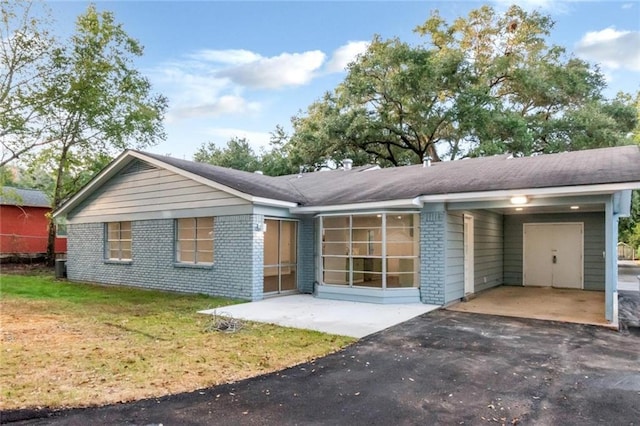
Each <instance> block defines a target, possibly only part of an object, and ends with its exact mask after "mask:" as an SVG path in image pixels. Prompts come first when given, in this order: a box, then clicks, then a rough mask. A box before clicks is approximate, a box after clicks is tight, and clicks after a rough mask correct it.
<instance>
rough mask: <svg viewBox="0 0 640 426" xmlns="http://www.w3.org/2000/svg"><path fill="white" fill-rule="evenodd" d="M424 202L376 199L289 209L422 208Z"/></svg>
mask: <svg viewBox="0 0 640 426" xmlns="http://www.w3.org/2000/svg"><path fill="white" fill-rule="evenodd" d="M421 207H422V202H421V201H420V200H419V199H418V197H416V198H409V199H405V200H389V201H374V202H370V203H352V204H336V205H331V206H305V207H295V208H291V209H289V210H290V211H291V213H325V212H335V211H343V210H369V209H390V208H421Z"/></svg>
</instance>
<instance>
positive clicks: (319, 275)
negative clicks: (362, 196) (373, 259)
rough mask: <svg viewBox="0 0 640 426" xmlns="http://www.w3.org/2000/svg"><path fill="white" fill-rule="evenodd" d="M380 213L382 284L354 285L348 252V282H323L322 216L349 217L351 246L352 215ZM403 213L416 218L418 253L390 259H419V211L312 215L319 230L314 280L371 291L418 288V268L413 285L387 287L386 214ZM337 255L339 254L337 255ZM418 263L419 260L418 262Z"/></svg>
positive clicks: (333, 285) (350, 242)
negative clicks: (371, 285)
mask: <svg viewBox="0 0 640 426" xmlns="http://www.w3.org/2000/svg"><path fill="white" fill-rule="evenodd" d="M378 214H379V215H382V224H381V227H382V228H381V229H382V255H381V256H380V258H379V259H380V260H381V262H382V286H381V287H380V288H378V287H366V286H358V285H354V283H353V254H352V253H351V252H350V253H349V255H348V256H345V257H347V258H348V259H349V271H348V272H349V283H348V284H326V283H325V282H324V279H323V278H324V261H323V259H324V255H323V251H322V235H323V232H324V220H323V218H324V217H335V216H347V217H349V228H348V229H349V240H348V243H349V247H352V235H351V234H352V232H351V231H352V229H353V216H371V215H378ZM389 214H391V215H404V214H407V215H408V214H410V215H414V217H415V218H416V220H417V221H418V222H417V225H418V232H417V233H416V234H417V235H414V238H418V241H417V243H418V254H417V255H415V256H393V257H392V259H396V258H398V259H399V258H403V259H418V261H419V260H420V230H419V228H420V212H418V211H415V210H413V211H412V210H407V211H405V210H402V211H395V210H377V211H366V212H340V213H323V214H318V215H315V216H314V219H317V220H319V227H318V228H319V231H318V242H317V245H316V248H317V251H318V260H317V263H316V264H317V265H318V268H317V274H316V281H317V282H318V283H319V284H320V285H325V286H332V287H339V288H348V289H355V288H357V289H371V290H372V291H406V290H407V289H409V288H411V289H418V288H420V270H419V268H418V270H417V271H414V272H413V273H414V274H416V275H417V282H416V283H414V285H413V286H412V287H398V288H387V265H386V263H387V262H386V260H387V259H388V258H387V224H386V222H387V221H386V219H387V215H389ZM338 257H339V256H338ZM418 263H419V262H418Z"/></svg>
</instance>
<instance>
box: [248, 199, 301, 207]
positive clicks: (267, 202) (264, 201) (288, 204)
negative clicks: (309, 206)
mask: <svg viewBox="0 0 640 426" xmlns="http://www.w3.org/2000/svg"><path fill="white" fill-rule="evenodd" d="M251 202H253V203H254V204H259V205H261V206H271V207H286V208H289V209H291V208H295V207H297V206H298V203H292V202H290V201H281V200H274V199H272V198H263V197H251Z"/></svg>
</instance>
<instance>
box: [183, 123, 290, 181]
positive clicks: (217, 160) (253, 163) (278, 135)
mask: <svg viewBox="0 0 640 426" xmlns="http://www.w3.org/2000/svg"><path fill="white" fill-rule="evenodd" d="M288 140H289V136H288V135H287V133H286V132H285V131H284V129H283V128H282V127H281V126H276V129H275V130H274V131H273V132H272V133H271V140H270V141H269V149H268V150H265V149H261V150H260V153H259V154H257V153H256V152H255V150H254V149H253V148H252V147H251V145H250V144H249V141H248V140H247V139H246V138H238V137H233V138H231V139H230V140H229V141H228V142H227V145H226V146H225V147H223V148H219V147H218V146H217V145H216V144H215V143H214V142H207V143H203V144H202V145H200V148H198V150H197V151H196V153H195V154H194V156H193V159H194V161H198V162H200V163H208V164H213V165H215V166H221V167H228V168H231V169H236V170H243V171H246V172H255V171H258V170H259V171H261V172H263V173H264V174H265V175H269V176H281V175H287V174H292V173H297V172H298V167H297V166H295V165H294V164H293V163H292V162H291V161H290V156H289V153H288V152H287V148H288V147H289V145H288Z"/></svg>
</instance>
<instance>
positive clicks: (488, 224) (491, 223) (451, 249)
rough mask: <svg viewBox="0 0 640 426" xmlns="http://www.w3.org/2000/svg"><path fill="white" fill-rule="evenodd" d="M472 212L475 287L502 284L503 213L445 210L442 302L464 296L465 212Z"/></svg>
mask: <svg viewBox="0 0 640 426" xmlns="http://www.w3.org/2000/svg"><path fill="white" fill-rule="evenodd" d="M465 213H466V214H470V215H471V216H473V231H474V232H473V241H474V248H473V249H474V291H475V292H478V291H482V290H486V289H488V288H491V287H495V286H498V285H500V284H502V281H503V279H502V267H503V266H502V251H503V232H502V227H503V225H502V215H500V214H498V213H494V212H490V211H487V210H472V211H466V212H465V211H460V212H449V213H447V257H446V265H447V271H446V278H445V303H448V302H451V301H453V300H456V299H460V298H462V297H463V296H464V214H465Z"/></svg>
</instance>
